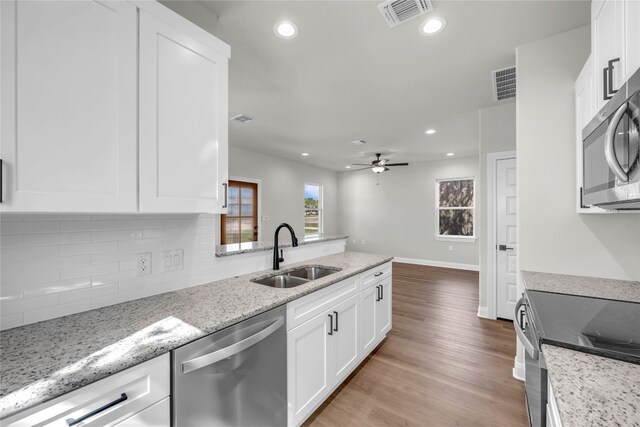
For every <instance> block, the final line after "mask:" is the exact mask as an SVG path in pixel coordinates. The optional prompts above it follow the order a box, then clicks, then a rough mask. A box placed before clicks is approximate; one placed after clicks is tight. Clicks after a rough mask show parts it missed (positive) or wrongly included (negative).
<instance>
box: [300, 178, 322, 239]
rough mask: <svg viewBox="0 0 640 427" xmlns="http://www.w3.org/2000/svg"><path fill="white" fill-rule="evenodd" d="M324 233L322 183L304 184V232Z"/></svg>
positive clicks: (312, 233) (310, 234) (308, 234)
mask: <svg viewBox="0 0 640 427" xmlns="http://www.w3.org/2000/svg"><path fill="white" fill-rule="evenodd" d="M321 233H322V185H319V184H305V185H304V234H305V236H314V235H319V234H321Z"/></svg>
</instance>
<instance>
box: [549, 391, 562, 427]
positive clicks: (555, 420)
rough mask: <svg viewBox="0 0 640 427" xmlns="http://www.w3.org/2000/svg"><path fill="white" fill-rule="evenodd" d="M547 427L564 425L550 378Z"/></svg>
mask: <svg viewBox="0 0 640 427" xmlns="http://www.w3.org/2000/svg"><path fill="white" fill-rule="evenodd" d="M547 427H562V420H561V419H560V411H558V404H557V402H556V396H555V395H554V394H553V388H552V387H551V381H549V380H547Z"/></svg>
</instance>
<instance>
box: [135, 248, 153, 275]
mask: <svg viewBox="0 0 640 427" xmlns="http://www.w3.org/2000/svg"><path fill="white" fill-rule="evenodd" d="M149 274H151V252H144V253H141V254H136V276H147V275H149Z"/></svg>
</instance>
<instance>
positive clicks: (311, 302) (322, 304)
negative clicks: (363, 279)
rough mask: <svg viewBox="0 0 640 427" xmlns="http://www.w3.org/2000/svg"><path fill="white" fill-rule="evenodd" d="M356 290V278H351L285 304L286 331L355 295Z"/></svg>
mask: <svg viewBox="0 0 640 427" xmlns="http://www.w3.org/2000/svg"><path fill="white" fill-rule="evenodd" d="M358 290H359V289H358V276H353V277H349V278H348V279H345V280H343V281H341V282H338V283H336V284H333V285H331V286H328V287H326V288H324V289H321V290H319V291H316V292H313V293H311V294H309V295H306V296H304V297H302V298H300V299H297V300H295V301H291V302H290V303H288V304H287V331H290V330H291V329H293V328H295V327H296V326H298V325H300V324H302V323H304V322H306V321H307V320H310V319H312V318H314V317H315V316H317V315H318V314H320V313H322V312H323V311H325V310H328V309H329V308H331V307H332V306H334V305H336V304H338V303H340V302H342V301H344V300H345V299H347V298H349V297H350V296H351V295H355V294H356V293H357V292H358Z"/></svg>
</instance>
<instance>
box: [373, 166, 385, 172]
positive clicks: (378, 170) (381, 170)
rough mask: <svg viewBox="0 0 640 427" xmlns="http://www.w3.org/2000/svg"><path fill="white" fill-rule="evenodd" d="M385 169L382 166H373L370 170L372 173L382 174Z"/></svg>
mask: <svg viewBox="0 0 640 427" xmlns="http://www.w3.org/2000/svg"><path fill="white" fill-rule="evenodd" d="M385 169H386V168H385V167H384V166H374V167H372V168H371V171H372V172H373V173H382V172H384V170H385Z"/></svg>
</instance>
